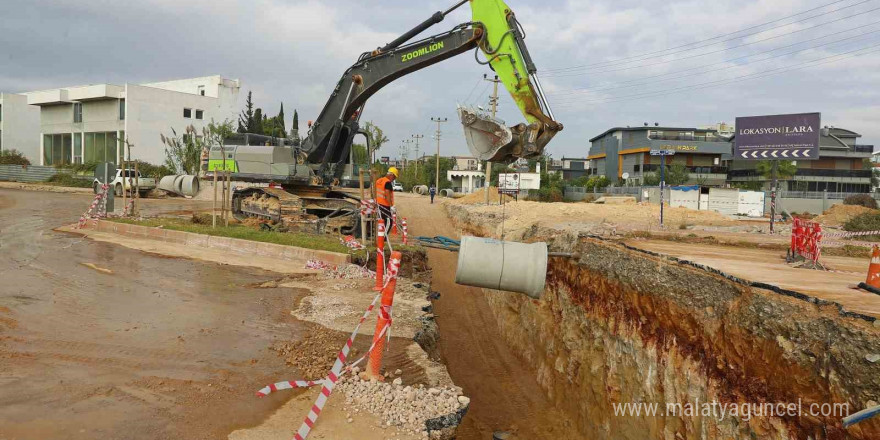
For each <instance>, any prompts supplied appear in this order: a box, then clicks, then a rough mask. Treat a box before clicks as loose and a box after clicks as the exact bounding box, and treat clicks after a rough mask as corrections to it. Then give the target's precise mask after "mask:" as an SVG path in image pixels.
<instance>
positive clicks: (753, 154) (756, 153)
mask: <svg viewBox="0 0 880 440" xmlns="http://www.w3.org/2000/svg"><path fill="white" fill-rule="evenodd" d="M756 157H758V152H757V151H754V150H753V151H752V159H754V158H756Z"/></svg>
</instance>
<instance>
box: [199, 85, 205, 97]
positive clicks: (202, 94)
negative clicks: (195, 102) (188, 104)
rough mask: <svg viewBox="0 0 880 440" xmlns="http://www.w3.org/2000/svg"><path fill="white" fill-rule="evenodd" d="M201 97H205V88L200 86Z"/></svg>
mask: <svg viewBox="0 0 880 440" xmlns="http://www.w3.org/2000/svg"><path fill="white" fill-rule="evenodd" d="M199 95H201V96H205V86H199Z"/></svg>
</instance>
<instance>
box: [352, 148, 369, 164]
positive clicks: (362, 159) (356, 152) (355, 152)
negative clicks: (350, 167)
mask: <svg viewBox="0 0 880 440" xmlns="http://www.w3.org/2000/svg"><path fill="white" fill-rule="evenodd" d="M351 157H352V160H354V163H355V164H361V165H366V164H368V163H370V156H369V154H367V147H366V145H364V144H352V145H351Z"/></svg>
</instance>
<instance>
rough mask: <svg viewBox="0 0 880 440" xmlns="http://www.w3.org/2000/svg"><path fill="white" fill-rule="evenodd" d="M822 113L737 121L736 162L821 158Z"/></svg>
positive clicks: (751, 118) (762, 117) (749, 118)
mask: <svg viewBox="0 0 880 440" xmlns="http://www.w3.org/2000/svg"><path fill="white" fill-rule="evenodd" d="M820 121H821V113H798V114H792V115H770V116H747V117H738V118H736V137H735V145H734V147H733V157H734V159H747V160H768V159H784V160H812V159H818V158H819V134H820Z"/></svg>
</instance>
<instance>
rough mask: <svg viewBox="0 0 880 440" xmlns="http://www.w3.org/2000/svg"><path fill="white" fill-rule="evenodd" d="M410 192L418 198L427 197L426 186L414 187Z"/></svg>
mask: <svg viewBox="0 0 880 440" xmlns="http://www.w3.org/2000/svg"><path fill="white" fill-rule="evenodd" d="M412 192H413V193H415V194H418V195H420V196H426V195H428V186H427V185H416V186H414V187H413V189H412Z"/></svg>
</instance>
